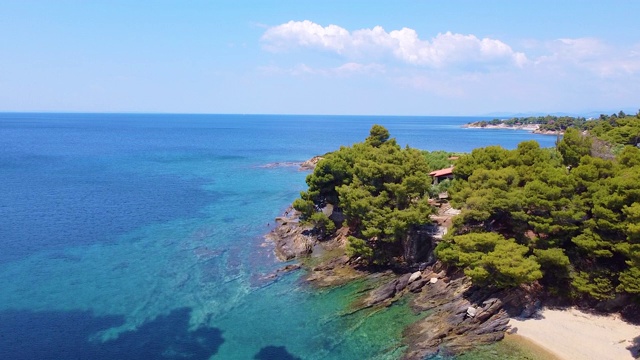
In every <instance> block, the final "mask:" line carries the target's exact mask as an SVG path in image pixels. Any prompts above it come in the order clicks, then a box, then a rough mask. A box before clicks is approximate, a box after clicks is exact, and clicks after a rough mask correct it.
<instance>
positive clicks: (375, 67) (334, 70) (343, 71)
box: [259, 62, 386, 76]
mask: <svg viewBox="0 0 640 360" xmlns="http://www.w3.org/2000/svg"><path fill="white" fill-rule="evenodd" d="M259 70H260V71H262V72H263V73H266V74H288V75H293V76H303V75H322V76H352V75H375V74H382V73H385V72H386V68H385V67H384V66H383V65H380V64H360V63H356V62H348V63H345V64H342V65H340V66H338V67H331V68H313V67H310V66H308V65H306V64H298V65H296V66H294V67H292V68H280V67H276V66H267V67H261V68H260V69H259Z"/></svg>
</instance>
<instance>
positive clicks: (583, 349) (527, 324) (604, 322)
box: [510, 308, 640, 360]
mask: <svg viewBox="0 0 640 360" xmlns="http://www.w3.org/2000/svg"><path fill="white" fill-rule="evenodd" d="M510 325H511V327H512V329H514V332H515V333H516V334H518V335H520V336H522V337H525V338H527V339H529V340H531V341H532V342H533V343H535V344H537V345H539V346H541V347H542V348H544V349H546V350H549V351H550V352H551V353H553V354H554V355H556V356H557V357H558V358H559V359H565V360H580V359H598V360H607V359H611V360H625V359H629V360H632V359H637V358H638V357H634V355H635V356H638V352H639V351H640V350H639V348H640V326H636V325H632V324H629V323H626V322H624V321H622V320H621V319H620V318H619V317H616V316H613V315H611V316H597V315H591V314H587V313H584V312H581V311H579V310H577V309H574V308H570V309H566V310H552V309H542V310H541V311H540V312H539V313H538V315H537V316H536V317H534V318H532V319H524V320H521V319H511V322H510Z"/></svg>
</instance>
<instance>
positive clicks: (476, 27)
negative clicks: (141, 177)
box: [0, 0, 640, 115]
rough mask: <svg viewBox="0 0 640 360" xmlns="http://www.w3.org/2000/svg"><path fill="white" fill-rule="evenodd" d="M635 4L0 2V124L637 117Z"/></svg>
mask: <svg viewBox="0 0 640 360" xmlns="http://www.w3.org/2000/svg"><path fill="white" fill-rule="evenodd" d="M639 14H640V1H633V0H627V1H599V2H596V1H540V0H539V1H506V0H504V1H455V0H452V1H449V0H448V1H427V0H422V1H417V0H416V1H402V0H397V1H393V2H391V1H384V2H383V1H376V0H369V1H347V0H342V1H333V0H323V1H317V0H316V1H307V0H279V1H274V0H256V1H251V2H249V1H241V0H239V1H227V0H222V1H178V0H175V1H133V0H129V1H119V0H110V1H106V0H105V1H98V0H95V1H88V0H87V1H67V0H57V1H48V0H37V1H36V0H33V1H30V0H24V1H19V0H16V1H6V0H0V49H1V53H0V111H72V112H161V113H162V112H171V113H248V114H260V113H263V114H363V115H483V114H489V113H498V112H504V113H509V112H512V113H523V112H542V113H546V112H569V113H585V112H592V111H618V110H621V109H622V110H625V111H627V112H629V111H632V112H634V113H635V112H636V111H637V109H638V108H640V18H639V16H640V15H639Z"/></svg>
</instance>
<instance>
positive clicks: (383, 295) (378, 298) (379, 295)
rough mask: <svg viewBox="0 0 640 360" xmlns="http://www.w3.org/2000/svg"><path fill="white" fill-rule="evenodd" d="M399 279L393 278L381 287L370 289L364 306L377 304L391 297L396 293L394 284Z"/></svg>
mask: <svg viewBox="0 0 640 360" xmlns="http://www.w3.org/2000/svg"><path fill="white" fill-rule="evenodd" d="M398 282H399V279H393V280H391V281H390V282H388V283H386V284H385V285H382V286H381V287H379V288H377V289H375V290H373V291H371V293H369V297H368V298H367V299H366V300H365V305H366V306H373V305H376V304H379V303H381V302H383V301H385V300H387V299H391V298H392V297H393V296H394V295H395V294H396V286H397V285H398Z"/></svg>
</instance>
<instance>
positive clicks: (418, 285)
mask: <svg viewBox="0 0 640 360" xmlns="http://www.w3.org/2000/svg"><path fill="white" fill-rule="evenodd" d="M428 282H429V280H428V279H425V278H421V279H418V280H415V281H414V282H412V283H411V284H409V287H408V289H409V291H410V292H412V293H417V292H419V291H420V290H422V287H423V286H425V285H426V284H427V283H428Z"/></svg>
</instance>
